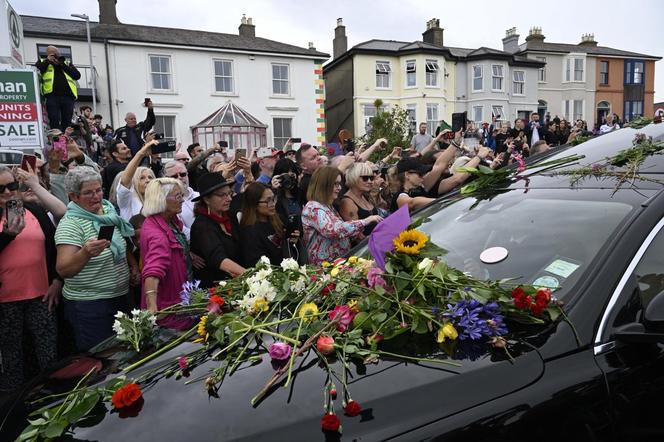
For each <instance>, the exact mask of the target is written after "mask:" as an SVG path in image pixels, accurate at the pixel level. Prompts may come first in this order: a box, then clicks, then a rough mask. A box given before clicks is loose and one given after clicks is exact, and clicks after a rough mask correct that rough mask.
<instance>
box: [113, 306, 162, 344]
mask: <svg viewBox="0 0 664 442" xmlns="http://www.w3.org/2000/svg"><path fill="white" fill-rule="evenodd" d="M156 326H157V317H156V316H155V315H153V314H152V313H150V312H149V311H147V310H139V309H134V310H132V311H131V314H130V315H127V314H125V313H123V312H117V313H116V314H115V322H114V323H113V331H114V332H115V334H116V337H117V339H118V340H120V341H123V342H127V343H128V344H130V345H131V347H132V348H133V349H134V350H136V351H137V352H139V351H141V348H142V347H143V346H144V345H146V344H148V343H149V342H150V341H151V340H152V337H153V335H154V332H155V327H156Z"/></svg>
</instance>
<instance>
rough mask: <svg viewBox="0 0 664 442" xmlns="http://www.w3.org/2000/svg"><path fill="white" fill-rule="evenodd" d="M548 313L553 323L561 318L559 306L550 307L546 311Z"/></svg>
mask: <svg viewBox="0 0 664 442" xmlns="http://www.w3.org/2000/svg"><path fill="white" fill-rule="evenodd" d="M546 312H547V313H548V314H549V317H550V318H551V321H555V320H556V319H558V317H559V316H560V308H558V307H557V306H553V307H548V308H547V309H546Z"/></svg>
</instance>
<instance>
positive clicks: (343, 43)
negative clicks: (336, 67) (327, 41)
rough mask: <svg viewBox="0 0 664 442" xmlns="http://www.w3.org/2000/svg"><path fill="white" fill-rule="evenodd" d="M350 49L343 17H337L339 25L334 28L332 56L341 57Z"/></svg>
mask: <svg viewBox="0 0 664 442" xmlns="http://www.w3.org/2000/svg"><path fill="white" fill-rule="evenodd" d="M347 50H348V38H346V27H345V26H344V21H343V19H342V18H338V19H337V27H336V28H334V40H332V58H339V57H341V56H342V55H343V54H345V53H346V51H347Z"/></svg>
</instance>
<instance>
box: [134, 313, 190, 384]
mask: <svg viewBox="0 0 664 442" xmlns="http://www.w3.org/2000/svg"><path fill="white" fill-rule="evenodd" d="M197 327H198V325H195V326H194V327H192V328H190V329H189V331H187V332H186V333H183V334H182V335H180V337H178V338H177V339H174V340H172V341H171V342H169V343H168V344H166V345H164V346H163V347H161V348H160V349H158V350H157V351H155V352H154V353H151V354H149V355H147V356H146V357H144V358H143V359H141V360H140V361H138V362H135V363H133V364H131V365H130V366H129V367H127V368H125V369H124V370H122V371H123V372H125V373H129V372H130V371H132V370H135V369H137V368H138V367H140V366H141V365H143V364H145V363H146V362H149V361H151V360H153V359H155V358H156V357H157V356H161V355H162V354H164V353H166V352H167V351H169V350H171V349H172V348H175V347H176V346H177V345H179V344H180V343H182V342H184V341H185V340H187V338H189V336H191V335H192V334H193V333H195V332H196V328H197Z"/></svg>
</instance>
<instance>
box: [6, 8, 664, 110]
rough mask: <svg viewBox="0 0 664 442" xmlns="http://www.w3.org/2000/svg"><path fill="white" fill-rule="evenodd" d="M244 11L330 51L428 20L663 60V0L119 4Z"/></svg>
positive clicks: (157, 19)
mask: <svg viewBox="0 0 664 442" xmlns="http://www.w3.org/2000/svg"><path fill="white" fill-rule="evenodd" d="M10 3H11V4H12V6H13V7H14V9H16V10H17V12H19V13H20V14H27V15H38V16H50V17H57V18H69V15H70V14H73V13H77V14H81V13H83V14H87V15H89V16H90V18H91V20H93V21H96V20H98V18H99V8H98V3H97V1H96V0H57V1H45V0H10ZM242 14H247V17H252V18H253V20H254V24H255V25H256V35H257V36H259V37H264V38H269V39H272V40H277V41H281V42H284V43H290V44H294V45H297V46H302V47H306V46H307V44H308V42H309V41H313V42H314V44H315V46H316V48H317V49H318V50H320V51H323V52H327V53H328V54H332V38H333V37H334V27H335V26H336V19H337V18H338V17H342V18H343V20H344V24H345V25H346V34H347V36H348V47H349V48H350V47H352V46H353V45H356V44H358V43H360V42H363V41H366V40H370V39H372V38H379V39H389V40H403V41H414V40H421V39H422V32H424V30H425V29H426V22H427V21H428V20H429V19H431V18H438V19H440V25H441V27H443V28H444V29H445V34H444V43H445V44H446V45H448V46H459V47H467V48H477V47H480V46H488V47H492V48H496V49H502V42H501V39H502V38H503V37H504V36H505V29H507V28H511V27H513V26H515V27H516V28H517V33H518V34H520V36H521V37H520V40H519V42H520V43H523V39H524V38H525V37H526V36H527V35H528V29H529V28H530V27H531V26H540V27H541V28H542V32H543V34H544V36H545V37H546V40H545V41H549V42H556V43H578V42H579V41H581V34H584V33H594V34H595V40H596V41H597V42H598V43H599V45H600V46H609V47H613V48H616V49H623V50H627V51H633V52H638V53H642V54H648V55H656V56H664V38H662V30H661V28H662V26H663V25H664V1H663V0H631V1H625V0H620V1H619V0H603V1H582V0H555V1H550V2H549V1H543V2H528V1H514V0H502V1H486V2H484V1H482V2H477V1H476V2H466V1H449V0H445V1H442V0H438V1H415V0H381V1H365V0H333V1H304V0H303V1H296V0H279V1H276V0H275V1H268V0H243V1H239V2H236V1H232V2H231V1H222V0H188V1H182V0H139V1H129V0H118V1H117V15H118V19H119V20H120V21H121V22H123V23H132V24H143V25H154V26H164V27H177V28H187V29H198V30H205V31H213V32H225V33H234V34H236V33H237V27H238V26H239V24H240V18H241V17H242ZM655 75H656V78H655V102H657V101H664V60H662V61H659V62H657V63H656V68H655Z"/></svg>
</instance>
